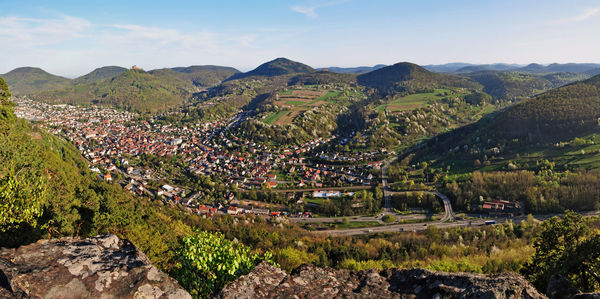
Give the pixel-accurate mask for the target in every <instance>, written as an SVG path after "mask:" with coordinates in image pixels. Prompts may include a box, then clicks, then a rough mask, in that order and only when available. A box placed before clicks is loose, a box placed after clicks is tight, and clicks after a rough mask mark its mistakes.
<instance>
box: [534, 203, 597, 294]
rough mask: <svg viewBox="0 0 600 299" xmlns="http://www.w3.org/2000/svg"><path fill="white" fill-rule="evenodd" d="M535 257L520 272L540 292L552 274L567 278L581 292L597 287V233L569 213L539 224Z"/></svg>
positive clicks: (575, 215)
mask: <svg viewBox="0 0 600 299" xmlns="http://www.w3.org/2000/svg"><path fill="white" fill-rule="evenodd" d="M534 247H535V255H534V256H533V257H532V259H531V261H529V262H528V263H527V265H526V266H525V267H524V268H523V270H522V273H523V274H524V275H525V276H526V277H527V278H528V279H529V280H530V281H531V282H532V283H533V284H534V285H535V286H536V287H537V288H538V289H540V290H545V289H546V287H547V284H548V281H549V279H550V277H551V276H552V275H555V274H560V275H563V276H564V277H567V278H568V279H570V280H571V281H572V282H573V283H574V285H575V286H576V287H577V288H579V289H580V290H582V291H595V290H598V288H599V287H600V280H598V279H597V277H598V276H597V274H596V273H597V272H598V271H599V270H600V259H599V258H600V234H598V232H592V230H591V229H590V227H589V224H588V222H587V221H586V220H585V219H583V217H582V216H581V215H579V214H577V213H574V212H572V211H567V212H566V214H565V216H564V217H563V218H558V217H553V218H551V219H549V220H547V221H545V222H544V223H543V224H542V232H541V233H540V234H539V236H538V237H537V239H536V240H535V242H534Z"/></svg>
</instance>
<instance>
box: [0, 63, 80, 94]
mask: <svg viewBox="0 0 600 299" xmlns="http://www.w3.org/2000/svg"><path fill="white" fill-rule="evenodd" d="M0 77H2V78H4V80H6V83H7V84H8V86H9V88H10V90H11V91H12V93H13V94H14V95H23V94H29V93H34V92H38V91H41V90H49V89H56V88H61V87H65V86H68V85H69V84H70V83H71V80H70V79H67V78H64V77H60V76H56V75H52V74H50V73H48V72H46V71H44V70H42V69H40V68H36V67H21V68H17V69H14V70H12V71H10V72H8V73H6V74H3V75H0Z"/></svg>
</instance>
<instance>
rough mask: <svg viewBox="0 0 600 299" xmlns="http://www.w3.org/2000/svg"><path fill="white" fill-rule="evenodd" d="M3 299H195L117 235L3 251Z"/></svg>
mask: <svg viewBox="0 0 600 299" xmlns="http://www.w3.org/2000/svg"><path fill="white" fill-rule="evenodd" d="M0 298H49V299H50V298H107V299H108V298H170V299H174V298H191V296H190V295H189V294H188V293H187V292H186V291H185V290H184V289H182V288H181V287H180V286H179V285H178V284H177V282H176V281H175V280H173V279H172V278H170V277H169V276H167V275H166V274H164V273H162V272H161V271H159V270H157V269H156V268H155V267H153V266H152V265H151V264H150V262H149V261H148V259H147V258H146V256H145V255H144V254H143V253H142V252H140V251H139V250H138V249H137V248H136V247H135V246H134V245H133V244H132V243H131V242H129V241H127V240H121V239H119V238H118V237H117V236H114V235H108V236H98V237H93V238H88V239H83V240H77V239H73V238H63V239H54V240H41V241H38V242H37V243H34V244H30V245H26V246H21V247H19V248H18V249H0Z"/></svg>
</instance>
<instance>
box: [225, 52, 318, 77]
mask: <svg viewBox="0 0 600 299" xmlns="http://www.w3.org/2000/svg"><path fill="white" fill-rule="evenodd" d="M314 71H315V70H314V69H313V68H312V67H310V66H308V65H306V64H303V63H300V62H296V61H292V60H289V59H287V58H283V57H280V58H277V59H275V60H272V61H269V62H266V63H263V64H261V65H259V66H258V67H257V68H255V69H254V70H251V71H249V72H246V73H238V74H235V75H233V76H231V77H230V78H229V79H227V80H236V79H242V78H246V77H253V76H263V77H274V76H280V75H287V74H294V73H312V72H314Z"/></svg>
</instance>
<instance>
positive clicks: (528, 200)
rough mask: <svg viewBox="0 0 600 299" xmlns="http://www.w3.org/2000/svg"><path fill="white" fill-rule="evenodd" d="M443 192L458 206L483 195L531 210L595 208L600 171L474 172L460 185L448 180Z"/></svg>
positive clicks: (466, 206) (598, 203)
mask: <svg viewBox="0 0 600 299" xmlns="http://www.w3.org/2000/svg"><path fill="white" fill-rule="evenodd" d="M444 192H445V193H446V194H448V195H449V196H450V197H452V198H453V199H454V200H455V208H457V209H463V210H467V209H469V207H470V205H479V204H481V202H480V198H483V199H503V200H508V201H513V202H520V203H522V204H523V205H524V207H525V209H526V210H527V211H529V212H534V213H539V212H545V213H547V212H560V211H563V210H565V209H574V210H594V209H597V208H599V207H600V200H599V197H598V194H600V171H598V170H591V171H585V170H582V171H578V172H573V173H571V172H569V173H565V174H560V173H553V172H552V171H549V170H542V171H540V172H539V173H538V174H537V175H536V174H535V173H534V172H532V171H511V172H479V171H476V172H473V174H472V178H471V179H470V180H467V181H466V182H462V183H461V184H460V185H459V184H458V183H456V182H451V183H447V184H446V187H445V190H444Z"/></svg>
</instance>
